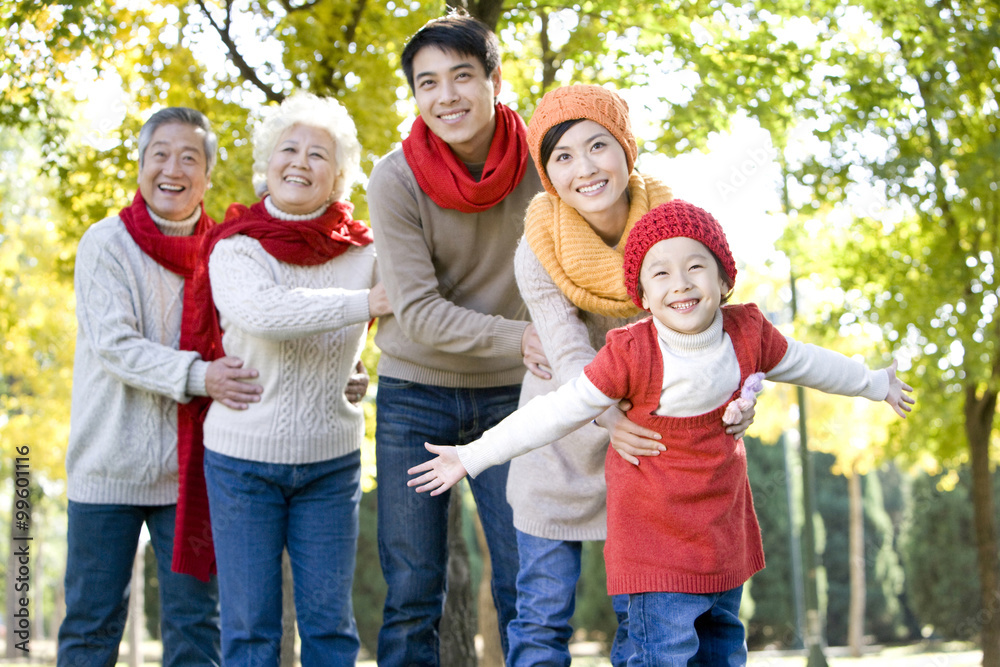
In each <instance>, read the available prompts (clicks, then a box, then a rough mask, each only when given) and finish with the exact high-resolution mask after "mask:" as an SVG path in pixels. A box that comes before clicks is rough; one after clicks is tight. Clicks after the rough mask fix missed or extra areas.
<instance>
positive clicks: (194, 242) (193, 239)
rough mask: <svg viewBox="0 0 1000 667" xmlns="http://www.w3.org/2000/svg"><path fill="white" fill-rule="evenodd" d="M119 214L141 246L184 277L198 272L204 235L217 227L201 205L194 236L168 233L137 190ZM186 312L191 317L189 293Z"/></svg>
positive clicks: (148, 253)
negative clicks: (158, 225)
mask: <svg viewBox="0 0 1000 667" xmlns="http://www.w3.org/2000/svg"><path fill="white" fill-rule="evenodd" d="M118 217H119V218H121V221H122V222H124V223H125V229H127V230H128V233H129V234H131V236H132V240H133V241H135V244H136V245H137V246H139V249H140V250H142V251H143V252H144V253H146V254H147V255H149V256H150V257H151V258H152V259H153V260H154V261H155V262H156V263H157V264H159V265H160V266H162V267H163V268H165V269H166V270H167V271H170V272H171V273H176V274H177V275H179V276H182V277H184V278H190V277H191V276H192V275H194V270H195V268H196V267H197V266H198V248H199V246H200V244H201V237H202V235H203V234H204V233H205V232H207V231H208V230H209V229H212V228H213V227H215V221H213V220H212V219H211V218H210V217H208V216H207V215H205V205H204V204H202V205H201V217H200V218H199V219H198V223H197V224H196V225H195V228H194V234H192V235H191V236H167V235H165V234H164V233H163V232H161V231H160V228H159V227H157V226H156V223H155V222H153V218H151V217H150V215H149V209H148V208H147V207H146V200H145V199H143V198H142V192H141V191H138V190H137V191H136V193H135V197H134V198H133V199H132V204H131V206H126V207H125V208H123V209H122V210H121V211H119V212H118ZM183 312H184V315H183V317H188V314H189V312H190V311H189V310H188V300H187V294H185V295H184V311H183Z"/></svg>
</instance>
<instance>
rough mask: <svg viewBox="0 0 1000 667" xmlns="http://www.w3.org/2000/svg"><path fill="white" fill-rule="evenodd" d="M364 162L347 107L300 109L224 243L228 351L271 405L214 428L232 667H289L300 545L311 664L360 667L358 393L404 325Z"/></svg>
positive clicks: (264, 151)
mask: <svg viewBox="0 0 1000 667" xmlns="http://www.w3.org/2000/svg"><path fill="white" fill-rule="evenodd" d="M359 157H360V146H359V145H358V141H357V136H356V131H355V128H354V123H353V122H352V121H351V119H350V117H349V116H348V115H347V111H346V110H345V109H344V108H343V107H342V106H341V105H340V104H339V103H337V102H336V101H334V100H332V99H322V98H318V97H316V96H314V95H309V94H299V95H295V96H293V97H290V98H288V99H287V100H285V102H283V103H282V104H281V105H280V106H279V107H278V108H277V109H275V110H274V113H272V114H271V115H270V116H268V117H267V118H266V120H265V121H264V122H263V124H262V125H261V126H260V127H259V128H258V130H257V132H256V133H255V134H254V185H255V188H256V191H257V193H258V194H260V195H262V196H263V198H262V200H261V201H259V202H257V203H256V204H254V205H253V206H251V207H250V208H246V207H243V206H240V205H235V204H234V205H233V206H232V207H230V210H229V212H228V213H227V222H226V223H225V224H224V225H222V226H221V227H220V228H219V230H218V231H217V232H216V233H215V234H214V235H213V236H212V237H211V241H210V244H209V245H210V247H209V251H210V255H209V257H210V259H209V264H208V274H209V277H210V281H211V285H210V287H211V294H212V297H213V299H214V303H215V306H216V308H217V309H218V324H219V325H220V326H221V329H222V331H224V332H225V333H224V334H223V335H222V339H221V342H222V346H223V347H224V349H225V350H227V351H232V353H233V354H238V355H239V356H240V357H241V358H242V359H244V360H245V362H246V363H247V364H248V365H251V366H252V367H254V368H256V369H258V370H259V371H260V383H261V384H262V385H263V393H262V394H261V398H260V402H258V403H252V404H250V405H249V407H248V408H247V409H246V410H242V411H236V410H233V409H231V408H229V407H227V406H226V405H223V404H221V403H214V404H212V405H211V407H210V408H209V409H208V413H207V416H206V418H205V423H204V445H205V459H204V473H205V481H206V484H207V488H208V498H209V507H210V512H211V525H212V531H211V532H212V537H213V538H214V542H215V556H216V561H217V567H218V574H219V593H220V601H221V606H222V650H223V659H224V662H225V663H226V664H232V665H247V664H251V663H252V664H277V663H278V653H279V646H280V643H281V553H282V550H283V549H285V548H287V549H288V553H289V556H290V557H291V564H292V571H293V575H294V580H295V608H296V614H297V620H298V627H299V633H300V636H301V640H302V648H301V656H302V662H303V664H305V665H318V664H324V665H327V664H328V665H353V664H354V662H355V659H356V657H357V653H358V650H359V646H360V644H359V641H358V636H357V628H356V625H355V621H354V614H353V610H352V606H351V588H352V581H353V575H354V560H355V548H356V542H357V537H358V503H359V500H360V498H361V488H360V467H361V459H360V452H359V447H360V444H361V439H362V435H363V431H364V416H363V413H362V410H361V409H360V408H359V407H358V406H356V405H353V404H351V403H350V402H349V401H348V399H347V397H346V396H345V395H344V389H345V387H346V386H347V383H348V380H349V377H350V374H351V372H352V369H353V368H354V367H355V364H356V363H357V361H358V359H359V358H360V354H361V350H362V347H363V346H364V342H365V331H366V326H365V324H366V322H368V321H369V320H370V319H371V318H374V317H378V316H380V315H385V314H387V313H389V312H391V309H390V307H389V304H388V300H387V299H386V297H385V292H384V290H383V289H382V288H381V285H377V284H376V282H377V278H376V263H375V252H374V246H373V245H370V243H371V235H370V233H369V229H368V228H367V227H366V226H365V225H363V224H362V223H360V222H357V221H355V220H352V219H351V215H350V213H351V211H352V210H353V208H352V206H351V205H350V204H348V203H347V202H346V197H347V195H348V192H349V190H350V187H351V185H352V183H353V181H354V180H355V178H356V177H357V176H358V175H359V173H360V165H359ZM213 243H214V247H212V244H213ZM373 285H375V287H373Z"/></svg>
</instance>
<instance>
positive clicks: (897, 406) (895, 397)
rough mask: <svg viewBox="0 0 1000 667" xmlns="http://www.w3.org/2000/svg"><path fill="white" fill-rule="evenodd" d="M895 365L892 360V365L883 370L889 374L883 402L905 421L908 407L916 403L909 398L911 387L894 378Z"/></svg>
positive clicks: (909, 408) (896, 363)
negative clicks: (887, 387)
mask: <svg viewBox="0 0 1000 667" xmlns="http://www.w3.org/2000/svg"><path fill="white" fill-rule="evenodd" d="M897 365H898V362H897V361H896V360H895V359H893V361H892V364H891V365H890V366H889V367H888V368H886V369H885V372H886V373H888V374H889V393H888V394H887V395H886V397H885V402H886V403H888V404H889V405H891V406H892V409H893V410H895V411H896V414H897V415H899V416H900V417H902V418H903V419H906V413H907V412H909V411H910V410H911V409H912V408H911V407H910V406H911V405H913V404H914V403H916V402H917V401H916V399H915V398H913V397H912V396H910V392H911V391H913V387H911V386H910V385H908V384H906V383H905V382H903V381H902V380H900V379H899V377H897V376H896V366H897Z"/></svg>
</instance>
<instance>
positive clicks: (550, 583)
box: [507, 530, 632, 667]
mask: <svg viewBox="0 0 1000 667" xmlns="http://www.w3.org/2000/svg"><path fill="white" fill-rule="evenodd" d="M582 549H583V542H575V541H566V540H550V539H547V538H544V537H536V536H534V535H529V534H527V533H524V532H521V531H520V530H518V531H517V553H518V556H519V558H520V561H521V568H520V569H519V570H518V572H517V618H515V619H514V620H513V621H511V622H510V625H509V626H508V627H507V639H508V641H509V642H510V650H509V652H508V653H507V665H508V667H515V666H524V667H527V666H529V665H551V666H555V665H562V666H563V667H569V664H570V662H571V659H572V658H571V656H570V653H569V640H570V638H571V637H572V636H573V628H572V627H571V626H570V619H572V618H573V610H574V609H575V607H576V584H577V582H578V581H579V580H580V553H581V551H582ZM611 603H612V606H613V607H614V610H615V615H616V616H617V617H618V630H617V632H616V633H615V638H614V642H613V643H612V646H611V664H612V665H614V666H615V667H625V664H626V663H627V662H628V659H629V657H630V656H631V655H632V643H631V642H630V641H629V638H628V596H627V595H614V596H612V598H611Z"/></svg>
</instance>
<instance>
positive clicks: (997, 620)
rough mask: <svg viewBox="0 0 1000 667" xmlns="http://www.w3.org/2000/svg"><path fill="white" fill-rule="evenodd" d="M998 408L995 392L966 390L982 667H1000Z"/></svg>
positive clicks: (966, 417)
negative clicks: (994, 450)
mask: <svg viewBox="0 0 1000 667" xmlns="http://www.w3.org/2000/svg"><path fill="white" fill-rule="evenodd" d="M996 408H997V393H996V392H995V391H989V390H985V391H984V392H983V394H982V395H981V396H980V395H978V394H977V392H976V387H975V386H974V385H968V386H967V387H966V391H965V432H966V436H967V437H968V439H969V450H970V454H971V457H970V458H971V467H972V507H973V515H974V521H975V527H976V544H977V558H978V563H979V583H980V590H981V593H980V596H981V601H982V609H981V610H980V613H979V614H978V615H977V616H976V617H975V618H974V619H970V622H974V623H976V624H977V625H978V624H980V623H981V624H982V627H981V629H980V637H981V642H982V648H983V667H1000V559H998V554H997V526H996V518H995V517H994V514H993V513H994V504H993V480H992V478H991V476H990V433H991V432H992V430H993V416H994V415H995V414H996Z"/></svg>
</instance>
